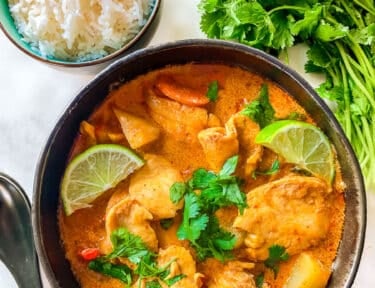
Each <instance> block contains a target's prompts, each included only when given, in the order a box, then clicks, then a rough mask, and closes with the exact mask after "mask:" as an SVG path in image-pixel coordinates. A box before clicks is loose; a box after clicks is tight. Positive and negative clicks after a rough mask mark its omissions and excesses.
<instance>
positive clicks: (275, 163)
mask: <svg viewBox="0 0 375 288" xmlns="http://www.w3.org/2000/svg"><path fill="white" fill-rule="evenodd" d="M279 170H280V162H279V160H277V159H276V160H275V161H273V162H272V165H271V168H270V169H268V170H267V171H257V170H255V171H254V172H253V175H252V176H253V178H254V179H255V178H256V177H257V176H258V175H273V174H276V173H277V172H279Z"/></svg>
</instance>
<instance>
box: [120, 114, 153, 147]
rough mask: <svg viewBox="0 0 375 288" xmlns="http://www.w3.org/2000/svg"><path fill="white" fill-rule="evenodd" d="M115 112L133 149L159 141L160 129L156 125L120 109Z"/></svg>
mask: <svg viewBox="0 0 375 288" xmlns="http://www.w3.org/2000/svg"><path fill="white" fill-rule="evenodd" d="M114 112H115V114H116V117H117V119H118V120H119V122H120V124H121V128H122V132H123V133H124V135H125V137H126V140H128V142H129V145H130V147H131V148H133V149H137V148H139V147H142V146H144V145H146V144H148V143H151V142H153V141H155V140H156V139H158V137H159V134H160V129H159V128H158V127H157V126H156V125H155V124H154V123H152V122H150V121H147V120H145V119H143V118H141V117H138V116H135V115H133V114H130V113H127V112H124V111H121V110H119V109H114Z"/></svg>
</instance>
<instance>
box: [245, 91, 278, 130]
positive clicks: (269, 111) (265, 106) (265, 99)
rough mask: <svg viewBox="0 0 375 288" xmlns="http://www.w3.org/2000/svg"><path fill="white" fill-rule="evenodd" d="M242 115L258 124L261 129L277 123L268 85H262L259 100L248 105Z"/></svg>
mask: <svg viewBox="0 0 375 288" xmlns="http://www.w3.org/2000/svg"><path fill="white" fill-rule="evenodd" d="M241 114H243V115H245V116H247V117H249V118H250V119H251V120H253V121H254V122H256V123H258V124H259V126H260V128H263V127H265V126H267V125H268V124H271V123H272V122H273V121H275V110H274V109H273V107H272V105H271V103H270V102H269V96H268V86H267V84H263V85H262V87H261V89H260V92H259V98H258V99H256V100H254V101H252V102H250V103H249V104H247V105H246V106H245V108H244V109H243V110H242V111H241Z"/></svg>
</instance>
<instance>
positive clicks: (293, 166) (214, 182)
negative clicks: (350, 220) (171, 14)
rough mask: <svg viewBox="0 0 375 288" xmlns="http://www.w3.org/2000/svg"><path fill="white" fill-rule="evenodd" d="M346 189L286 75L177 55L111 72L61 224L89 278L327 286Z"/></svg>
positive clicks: (158, 283)
mask: <svg viewBox="0 0 375 288" xmlns="http://www.w3.org/2000/svg"><path fill="white" fill-rule="evenodd" d="M124 159H125V160H124ZM113 163H115V164H116V165H115V164H113ZM119 163H120V164H121V163H124V164H123V165H120V164H119ZM125 164H126V165H125ZM77 175H78V176H77ZM109 175H115V176H114V177H112V178H111V177H110V176H109ZM110 178H111V179H112V180H111V181H109V180H108V179H110ZM93 179H95V180H93ZM108 182H111V183H108ZM344 188H345V186H344V183H343V181H342V176H341V172H340V167H339V164H338V161H337V160H336V155H335V149H334V147H333V146H332V145H331V144H330V143H329V141H328V140H327V138H326V137H325V135H324V134H323V132H321V131H320V130H319V128H317V127H316V125H315V123H314V121H313V119H312V117H310V115H308V113H307V112H306V111H305V110H304V109H303V108H302V107H301V106H300V105H299V104H298V103H297V102H296V101H295V100H294V99H293V97H292V95H289V94H288V93H287V92H286V91H284V90H283V89H281V88H280V87H279V86H278V85H277V84H275V83H274V82H272V81H270V80H269V79H266V78H264V77H262V76H260V75H258V74H256V73H253V72H251V71H247V70H244V69H242V68H239V67H233V66H229V65H224V64H219V63H216V64H213V63H206V64H205V63H190V64H183V65H172V66H167V67H164V68H161V69H157V70H154V71H151V72H148V73H147V74H145V75H142V76H139V77H137V78H135V79H133V80H131V81H129V82H127V83H125V84H121V85H117V84H114V85H113V86H112V89H111V92H110V94H109V95H108V97H107V98H106V100H105V101H104V102H103V103H102V104H101V105H100V106H99V107H98V108H97V109H96V111H95V112H94V113H93V114H92V115H91V116H90V117H89V119H87V120H86V121H83V122H82V123H81V126H80V133H79V135H78V136H77V138H76V140H75V143H74V145H73V147H72V149H71V156H70V162H69V163H68V166H67V168H66V171H65V175H64V179H63V181H62V186H61V200H62V201H61V205H60V208H59V212H58V219H59V228H60V236H61V239H62V243H63V246H64V249H65V251H66V258H67V259H68V260H69V262H70V265H71V269H72V271H73V273H74V275H75V277H76V278H77V280H78V282H79V283H80V285H81V287H289V288H292V287H325V286H326V285H327V283H328V280H329V276H330V273H331V269H332V268H331V267H332V264H333V261H334V260H335V257H336V253H337V249H338V246H339V242H340V239H341V235H342V230H343V224H344V211H345V201H344V193H343V190H344ZM77 191H78V192H77Z"/></svg>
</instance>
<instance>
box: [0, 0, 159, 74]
mask: <svg viewBox="0 0 375 288" xmlns="http://www.w3.org/2000/svg"><path fill="white" fill-rule="evenodd" d="M160 2H161V0H0V28H1V29H2V30H3V31H4V33H5V35H6V36H7V37H8V38H9V39H10V40H11V41H12V42H13V43H14V44H15V45H16V46H17V47H18V48H19V49H21V50H22V51H23V52H25V53H26V54H28V55H30V56H31V57H33V58H35V59H38V60H41V61H43V62H45V63H49V64H53V65H57V66H64V67H84V66H92V65H97V64H103V63H104V62H110V61H112V60H114V59H116V58H118V57H119V56H122V55H124V54H127V53H130V52H132V51H134V50H136V49H138V48H141V47H143V46H146V45H147V43H148V42H149V41H150V39H151V37H152V35H153V32H154V31H155V29H156V26H157V23H158V11H159V7H160Z"/></svg>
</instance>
